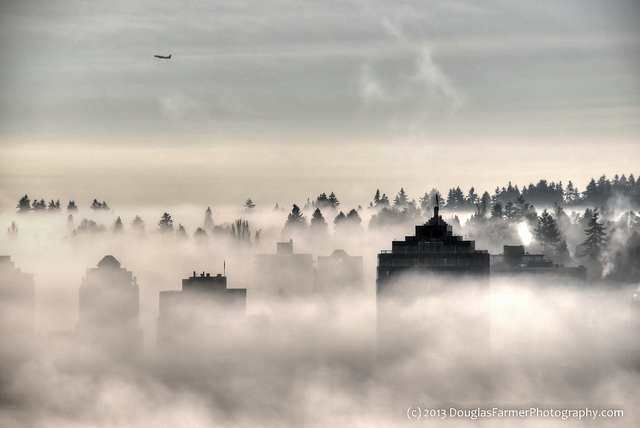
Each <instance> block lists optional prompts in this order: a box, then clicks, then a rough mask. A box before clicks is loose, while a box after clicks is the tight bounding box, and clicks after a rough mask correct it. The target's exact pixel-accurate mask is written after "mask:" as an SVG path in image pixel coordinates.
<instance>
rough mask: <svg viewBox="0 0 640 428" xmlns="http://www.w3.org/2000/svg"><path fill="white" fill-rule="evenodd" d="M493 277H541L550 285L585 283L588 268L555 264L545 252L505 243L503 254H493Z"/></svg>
mask: <svg viewBox="0 0 640 428" xmlns="http://www.w3.org/2000/svg"><path fill="white" fill-rule="evenodd" d="M491 278H512V279H515V278H517V279H541V280H544V283H545V284H550V285H556V284H558V283H560V284H563V285H567V284H569V285H571V284H573V285H585V284H586V281H587V269H586V268H585V267H584V266H560V265H557V264H554V263H553V262H552V261H550V260H545V257H544V254H530V253H528V252H525V248H524V245H505V246H504V247H503V252H502V254H495V255H494V254H492V255H491ZM549 281H551V282H549Z"/></svg>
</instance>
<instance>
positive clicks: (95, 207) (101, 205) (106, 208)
mask: <svg viewBox="0 0 640 428" xmlns="http://www.w3.org/2000/svg"><path fill="white" fill-rule="evenodd" d="M91 209H92V210H94V211H99V210H104V211H109V205H107V203H106V202H105V201H102V203H100V202H98V200H97V199H94V200H93V203H92V204H91Z"/></svg>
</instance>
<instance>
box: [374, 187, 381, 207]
mask: <svg viewBox="0 0 640 428" xmlns="http://www.w3.org/2000/svg"><path fill="white" fill-rule="evenodd" d="M378 204H380V189H376V194H375V195H374V196H373V206H374V207H377V206H378Z"/></svg>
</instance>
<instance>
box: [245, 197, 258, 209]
mask: <svg viewBox="0 0 640 428" xmlns="http://www.w3.org/2000/svg"><path fill="white" fill-rule="evenodd" d="M255 207H256V204H254V203H253V201H252V200H251V198H249V199H247V200H246V201H245V203H244V210H245V211H247V212H253V209H254V208H255Z"/></svg>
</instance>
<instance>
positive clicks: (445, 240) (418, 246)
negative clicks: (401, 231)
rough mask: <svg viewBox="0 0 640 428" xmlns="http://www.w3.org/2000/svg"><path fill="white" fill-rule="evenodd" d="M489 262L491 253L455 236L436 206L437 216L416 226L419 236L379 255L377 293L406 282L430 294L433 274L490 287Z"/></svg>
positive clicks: (400, 242)
mask: <svg viewBox="0 0 640 428" xmlns="http://www.w3.org/2000/svg"><path fill="white" fill-rule="evenodd" d="M489 263H490V262H489V253H488V252H487V251H484V250H482V251H478V250H476V249H475V242H474V241H465V240H463V239H462V237H461V236H457V235H454V234H453V230H452V227H451V226H450V225H449V224H447V223H446V222H445V221H443V220H442V217H441V216H439V215H438V207H435V209H434V215H433V217H432V218H431V219H430V220H429V221H428V222H427V223H425V224H424V225H421V226H416V232H415V236H406V237H405V240H404V241H393V242H392V244H391V250H390V251H389V250H387V251H382V252H381V253H380V254H378V279H377V293H378V295H381V294H384V293H385V291H386V290H387V289H388V288H389V287H390V286H392V285H393V284H396V283H398V282H400V281H402V280H405V279H406V280H410V282H411V283H412V284H413V285H415V286H416V287H421V286H422V285H423V286H424V287H425V290H416V291H417V292H418V293H422V292H429V291H430V290H432V288H431V287H430V285H431V284H430V283H429V281H427V278H429V277H430V276H431V275H433V274H437V275H446V276H451V275H453V276H458V277H467V278H468V279H474V280H476V281H481V282H484V283H486V284H488V282H489V272H490V267H489ZM420 283H422V285H421V284H420Z"/></svg>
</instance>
